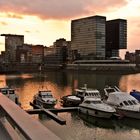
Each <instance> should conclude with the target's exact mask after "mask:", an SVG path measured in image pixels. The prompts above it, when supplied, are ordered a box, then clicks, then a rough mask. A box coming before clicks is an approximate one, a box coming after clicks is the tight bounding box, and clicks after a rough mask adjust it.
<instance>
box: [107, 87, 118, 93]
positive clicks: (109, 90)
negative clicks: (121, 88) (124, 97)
mask: <svg viewBox="0 0 140 140" xmlns="http://www.w3.org/2000/svg"><path fill="white" fill-rule="evenodd" d="M106 91H107V93H112V92H115V91H116V90H115V89H114V88H108V89H106Z"/></svg>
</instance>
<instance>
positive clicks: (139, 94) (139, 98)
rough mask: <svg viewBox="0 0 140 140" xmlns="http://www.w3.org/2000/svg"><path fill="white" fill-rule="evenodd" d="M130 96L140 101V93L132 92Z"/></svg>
mask: <svg viewBox="0 0 140 140" xmlns="http://www.w3.org/2000/svg"><path fill="white" fill-rule="evenodd" d="M130 95H131V96H133V97H134V98H136V99H137V100H138V101H140V91H137V90H132V91H131V92H130Z"/></svg>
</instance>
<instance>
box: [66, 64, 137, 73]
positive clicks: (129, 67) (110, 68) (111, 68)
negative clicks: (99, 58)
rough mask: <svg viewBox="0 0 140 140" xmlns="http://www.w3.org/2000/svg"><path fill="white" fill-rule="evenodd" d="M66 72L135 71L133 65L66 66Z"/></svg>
mask: <svg viewBox="0 0 140 140" xmlns="http://www.w3.org/2000/svg"><path fill="white" fill-rule="evenodd" d="M66 69H67V70H92V71H136V70H138V69H137V68H136V65H135V64H68V65H67V67H66Z"/></svg>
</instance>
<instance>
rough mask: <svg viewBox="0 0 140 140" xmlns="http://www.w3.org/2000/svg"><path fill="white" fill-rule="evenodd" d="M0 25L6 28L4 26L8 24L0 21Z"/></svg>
mask: <svg viewBox="0 0 140 140" xmlns="http://www.w3.org/2000/svg"><path fill="white" fill-rule="evenodd" d="M0 25H3V26H6V25H8V23H7V22H4V21H0Z"/></svg>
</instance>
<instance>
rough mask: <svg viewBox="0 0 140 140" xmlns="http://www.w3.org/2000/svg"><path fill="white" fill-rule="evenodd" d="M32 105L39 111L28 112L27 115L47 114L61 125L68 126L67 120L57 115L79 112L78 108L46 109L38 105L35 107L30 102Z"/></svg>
mask: <svg viewBox="0 0 140 140" xmlns="http://www.w3.org/2000/svg"><path fill="white" fill-rule="evenodd" d="M30 105H31V106H33V107H34V108H37V109H32V110H26V112H27V113H29V114H46V115H47V116H49V117H50V118H51V119H53V120H55V121H56V122H57V123H59V124H61V125H64V124H66V120H64V119H63V118H61V117H59V116H57V115H56V114H57V113H62V112H71V111H78V107H66V108H59V109H57V108H51V109H45V108H41V107H40V106H38V105H35V104H34V103H32V102H30Z"/></svg>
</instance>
